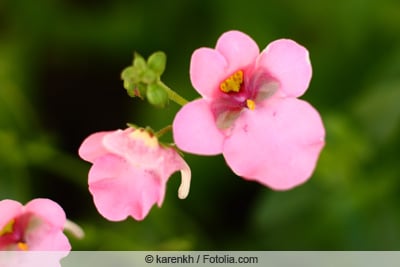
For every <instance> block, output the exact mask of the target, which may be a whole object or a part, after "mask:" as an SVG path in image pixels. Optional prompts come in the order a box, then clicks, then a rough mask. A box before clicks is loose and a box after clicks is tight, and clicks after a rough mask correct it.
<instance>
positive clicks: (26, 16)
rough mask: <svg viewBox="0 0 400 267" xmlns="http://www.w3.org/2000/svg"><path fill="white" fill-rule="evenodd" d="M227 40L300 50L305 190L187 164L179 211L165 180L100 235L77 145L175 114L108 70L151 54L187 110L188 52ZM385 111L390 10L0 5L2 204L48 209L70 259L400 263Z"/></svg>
mask: <svg viewBox="0 0 400 267" xmlns="http://www.w3.org/2000/svg"><path fill="white" fill-rule="evenodd" d="M230 29H237V30H241V31H244V32H246V33H247V34H249V35H250V36H252V37H253V38H254V39H255V40H256V42H257V43H258V44H259V46H260V48H261V49H262V48H264V47H265V46H266V45H267V44H268V43H269V42H270V41H272V40H275V39H277V38H292V39H294V40H296V41H298V42H299V43H301V44H303V45H304V46H306V47H307V48H308V50H309V52H310V56H311V61H312V64H313V79H312V83H311V86H310V88H309V90H308V91H307V93H306V94H305V95H304V96H303V97H302V98H303V99H305V100H307V101H310V102H311V103H312V105H313V106H315V107H316V108H317V109H318V110H319V111H320V113H321V115H322V118H323V121H324V123H325V126H326V131H327V137H326V141H327V144H326V147H325V149H324V150H323V152H322V154H321V158H320V160H319V164H318V166H317V169H316V171H315V174H314V176H313V177H312V179H311V180H310V181H309V182H307V183H305V184H304V185H302V186H300V187H298V188H296V189H294V190H291V191H287V192H275V191H272V190H270V189H268V188H265V187H263V186H261V185H259V184H257V183H252V182H246V181H245V180H243V179H241V178H240V177H237V176H235V175H234V174H233V173H232V172H231V171H230V169H229V168H228V167H227V166H226V164H225V163H224V160H223V158H222V157H221V156H217V157H197V156H192V155H186V156H185V159H186V160H187V161H188V163H189V164H190V165H191V167H192V171H193V177H192V187H191V192H190V195H189V197H188V198H187V199H186V200H183V201H182V200H179V199H178V198H177V188H178V185H179V180H180V179H179V175H177V174H175V175H174V176H173V177H172V178H171V179H170V180H169V182H168V191H167V195H166V198H165V201H164V204H163V207H162V208H161V209H159V208H157V207H154V208H153V209H152V211H151V212H150V215H149V216H148V217H147V218H146V219H145V220H144V221H142V222H136V221H134V220H133V219H131V218H129V219H127V220H126V221H124V222H118V223H112V222H108V221H106V220H105V219H104V218H102V217H101V216H100V215H99V214H98V213H97V211H96V209H95V207H94V205H93V202H92V199H91V196H90V194H89V192H88V190H87V172H88V170H89V167H90V164H88V163H86V162H83V161H82V160H80V159H79V157H78V156H77V150H78V147H79V145H80V144H81V142H82V140H83V139H84V138H85V137H86V136H88V135H89V134H90V133H93V132H96V131H101V130H113V129H117V128H124V127H125V125H126V122H132V123H135V124H138V125H142V126H146V125H150V126H152V127H153V128H154V129H159V128H161V127H163V126H165V125H166V124H169V123H170V122H171V121H172V119H173V116H174V114H175V112H176V111H177V110H178V108H179V107H178V106H177V105H175V104H174V103H171V104H170V105H169V106H168V107H167V108H166V109H165V110H158V109H154V108H152V107H151V106H149V105H148V104H146V103H145V102H141V101H140V100H139V99H131V98H129V97H128V96H127V94H126V92H125V90H124V89H123V86H122V81H121V80H120V72H121V70H122V69H123V68H125V67H126V66H128V65H130V64H131V60H132V55H133V52H134V51H138V52H139V53H141V54H142V55H144V56H146V57H147V56H148V55H149V54H150V53H152V52H154V51H156V50H163V51H165V52H166V53H167V55H168V63H167V70H166V72H165V73H164V75H163V80H164V81H165V83H167V84H168V85H169V86H170V87H172V88H173V89H175V90H176V91H178V92H179V93H180V94H182V95H183V96H184V97H186V98H188V99H194V98H196V97H198V95H197V94H196V93H195V91H194V90H193V89H192V86H191V84H190V79H189V74H188V69H189V63H190V56H191V53H192V52H193V51H194V50H195V49H196V48H198V47H200V46H209V47H213V46H214V45H215V43H216V40H217V39H218V37H219V36H220V35H221V34H222V33H223V32H224V31H227V30H230ZM399 102H400V2H399V1H398V0H380V1H372V0H371V1H368V0H364V1H362V0H338V1H311V0H309V1H289V0H288V1H266V0H265V1H264V0H260V1H252V0H249V1H240V0H230V1H222V0H202V1H179V0H172V1H154V0H146V1H128V0H86V1H81V0H41V1H39V2H38V1H29V0H25V1H23V0H12V1H11V0H10V1H7V0H2V1H0V199H5V198H11V199H15V200H18V201H20V202H23V203H24V202H27V201H29V200H30V199H32V198H36V197H48V198H51V199H53V200H55V201H56V202H58V203H59V204H60V205H61V206H62V207H63V208H64V209H65V211H66V213H67V216H68V217H69V218H70V219H71V220H73V221H75V222H77V223H79V224H80V225H81V226H82V227H83V228H84V230H85V232H86V238H85V239H83V240H76V239H74V238H73V237H71V238H70V240H71V243H72V245H73V249H74V250H400V154H399V149H400V141H399V135H400V104H399ZM164 141H171V138H170V136H169V137H168V136H167V137H166V139H165V140H164ZM0 216H1V214H0Z"/></svg>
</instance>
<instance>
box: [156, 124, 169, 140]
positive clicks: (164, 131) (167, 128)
mask: <svg viewBox="0 0 400 267" xmlns="http://www.w3.org/2000/svg"><path fill="white" fill-rule="evenodd" d="M171 130H172V125H168V126H165V127H164V128H162V129H160V130H159V131H158V132H156V133H154V135H155V136H156V137H157V138H160V137H161V136H163V135H164V134H166V133H168V132H169V131H171Z"/></svg>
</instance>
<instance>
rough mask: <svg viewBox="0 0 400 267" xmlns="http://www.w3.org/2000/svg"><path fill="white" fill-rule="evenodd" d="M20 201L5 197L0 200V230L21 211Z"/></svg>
mask: <svg viewBox="0 0 400 267" xmlns="http://www.w3.org/2000/svg"><path fill="white" fill-rule="evenodd" d="M22 210H23V206H22V205H21V203H19V202H17V201H14V200H10V199H5V200H2V201H0V214H1V216H0V231H1V230H2V229H3V228H4V227H5V226H6V225H7V224H8V223H9V222H10V221H11V220H12V219H14V218H15V217H17V216H18V215H20V214H21V213H22Z"/></svg>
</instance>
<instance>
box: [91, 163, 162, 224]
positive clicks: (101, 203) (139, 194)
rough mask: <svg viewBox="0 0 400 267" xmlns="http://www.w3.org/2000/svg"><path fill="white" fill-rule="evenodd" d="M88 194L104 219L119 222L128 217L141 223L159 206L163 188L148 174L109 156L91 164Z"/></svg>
mask: <svg viewBox="0 0 400 267" xmlns="http://www.w3.org/2000/svg"><path fill="white" fill-rule="evenodd" d="M89 190H90V192H91V193H92V195H93V199H94V203H95V205H96V207H97V209H98V211H99V213H100V214H101V215H103V216H104V217H105V218H106V219H108V220H110V221H121V220H124V219H125V218H126V217H128V216H129V215H131V216H132V217H133V218H135V219H136V220H142V219H143V218H144V217H146V215H147V214H148V213H149V211H150V209H151V207H152V206H153V205H154V204H155V203H157V202H158V203H162V200H163V198H164V193H165V185H164V184H162V183H161V179H160V178H159V177H158V176H157V175H156V174H155V173H154V172H152V171H151V170H146V169H145V170H143V169H140V168H137V167H135V166H132V165H129V164H127V162H126V161H125V160H123V159H122V158H120V157H116V156H112V155H108V156H105V157H101V158H99V159H97V160H96V161H95V162H94V164H93V166H92V168H91V170H90V172H89Z"/></svg>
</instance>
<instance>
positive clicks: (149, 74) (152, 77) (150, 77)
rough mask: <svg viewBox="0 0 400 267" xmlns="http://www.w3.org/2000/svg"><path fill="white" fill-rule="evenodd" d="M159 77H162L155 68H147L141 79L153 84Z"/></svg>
mask: <svg viewBox="0 0 400 267" xmlns="http://www.w3.org/2000/svg"><path fill="white" fill-rule="evenodd" d="M159 78H160V76H159V75H157V74H156V73H155V72H154V71H153V70H151V69H147V70H146V71H145V72H144V73H143V75H142V79H141V81H142V82H144V83H146V84H152V83H154V82H155V81H156V80H157V79H159Z"/></svg>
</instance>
